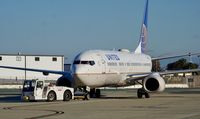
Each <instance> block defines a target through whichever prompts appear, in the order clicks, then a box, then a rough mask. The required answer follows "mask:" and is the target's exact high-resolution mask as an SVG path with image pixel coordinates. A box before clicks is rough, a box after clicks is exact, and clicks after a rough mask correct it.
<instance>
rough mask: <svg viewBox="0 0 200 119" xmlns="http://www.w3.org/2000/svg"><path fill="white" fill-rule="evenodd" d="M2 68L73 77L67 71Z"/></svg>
mask: <svg viewBox="0 0 200 119" xmlns="http://www.w3.org/2000/svg"><path fill="white" fill-rule="evenodd" d="M0 68H7V69H17V70H26V71H34V72H41V73H43V74H44V75H48V74H49V73H51V74H60V75H71V72H66V71H54V70H43V69H31V68H20V67H11V66H0Z"/></svg>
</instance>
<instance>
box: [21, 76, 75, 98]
mask: <svg viewBox="0 0 200 119" xmlns="http://www.w3.org/2000/svg"><path fill="white" fill-rule="evenodd" d="M22 99H23V100H24V101H37V100H46V101H54V100H63V101H69V100H71V99H74V88H70V87H64V86H56V85H53V84H52V83H47V82H45V80H25V81H24V85H23V89H22Z"/></svg>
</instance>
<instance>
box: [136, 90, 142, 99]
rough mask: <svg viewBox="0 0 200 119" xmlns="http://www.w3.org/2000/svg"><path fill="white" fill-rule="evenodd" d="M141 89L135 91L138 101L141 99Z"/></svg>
mask: <svg viewBox="0 0 200 119" xmlns="http://www.w3.org/2000/svg"><path fill="white" fill-rule="evenodd" d="M142 94H143V93H142V89H138V90H137V97H138V98H139V99H141V98H142Z"/></svg>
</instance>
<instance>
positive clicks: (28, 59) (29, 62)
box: [0, 54, 64, 81]
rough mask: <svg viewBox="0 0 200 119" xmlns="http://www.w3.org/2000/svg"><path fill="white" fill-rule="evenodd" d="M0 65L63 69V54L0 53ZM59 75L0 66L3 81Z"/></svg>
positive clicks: (50, 78)
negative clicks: (45, 74)
mask: <svg viewBox="0 0 200 119" xmlns="http://www.w3.org/2000/svg"><path fill="white" fill-rule="evenodd" d="M36 57H37V58H36ZM38 58H39V61H36V59H38ZM55 59H56V61H55ZM53 60H54V61H53ZM0 65H1V66H12V67H22V68H33V69H45V70H56V71H64V56H62V55H59V56H58V55H55V56H54V55H11V54H0ZM59 77H60V75H56V74H49V75H48V76H44V75H43V73H40V72H31V71H22V70H14V69H5V68H0V79H2V80H4V81H5V80H13V79H14V80H24V79H46V80H57V79H58V78H59Z"/></svg>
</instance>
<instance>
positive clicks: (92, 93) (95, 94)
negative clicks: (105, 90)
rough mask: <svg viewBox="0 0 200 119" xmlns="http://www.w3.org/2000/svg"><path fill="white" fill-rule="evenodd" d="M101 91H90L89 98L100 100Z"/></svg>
mask: <svg viewBox="0 0 200 119" xmlns="http://www.w3.org/2000/svg"><path fill="white" fill-rule="evenodd" d="M100 96H101V90H100V89H95V88H92V89H90V98H100Z"/></svg>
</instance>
